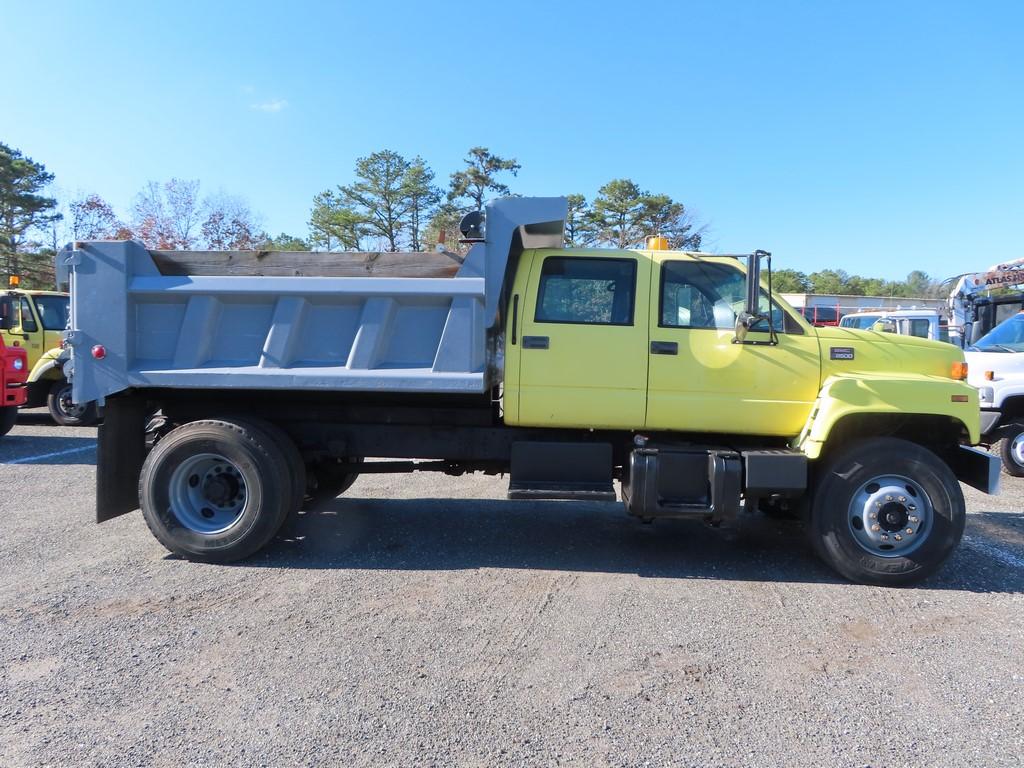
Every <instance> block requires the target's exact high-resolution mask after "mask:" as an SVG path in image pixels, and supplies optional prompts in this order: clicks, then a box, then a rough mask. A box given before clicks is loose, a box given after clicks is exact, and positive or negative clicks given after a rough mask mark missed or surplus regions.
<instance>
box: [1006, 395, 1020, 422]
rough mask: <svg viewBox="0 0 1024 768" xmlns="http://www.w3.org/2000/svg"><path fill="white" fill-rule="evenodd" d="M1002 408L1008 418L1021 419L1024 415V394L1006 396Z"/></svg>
mask: <svg viewBox="0 0 1024 768" xmlns="http://www.w3.org/2000/svg"><path fill="white" fill-rule="evenodd" d="M1000 410H1001V411H1002V412H1003V416H1004V417H1006V419H1007V420H1011V419H1019V418H1020V417H1021V416H1024V395H1014V396H1013V397H1008V398H1006V399H1005V400H1004V401H1003V405H1002V408H1000Z"/></svg>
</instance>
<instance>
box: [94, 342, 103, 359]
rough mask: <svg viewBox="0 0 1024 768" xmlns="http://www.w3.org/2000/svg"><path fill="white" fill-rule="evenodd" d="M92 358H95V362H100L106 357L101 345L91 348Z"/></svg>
mask: <svg viewBox="0 0 1024 768" xmlns="http://www.w3.org/2000/svg"><path fill="white" fill-rule="evenodd" d="M92 356H93V357H95V358H96V359H97V360H102V359H103V358H104V357H106V356H107V349H106V347H104V346H103V345H102V344H97V345H96V346H95V347H93V348H92Z"/></svg>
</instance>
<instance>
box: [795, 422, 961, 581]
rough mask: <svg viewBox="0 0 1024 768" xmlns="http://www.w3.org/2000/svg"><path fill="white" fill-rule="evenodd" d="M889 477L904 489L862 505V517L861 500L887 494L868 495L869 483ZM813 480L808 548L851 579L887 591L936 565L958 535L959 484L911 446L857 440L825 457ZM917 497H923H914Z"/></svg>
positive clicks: (933, 459)
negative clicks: (871, 540)
mask: <svg viewBox="0 0 1024 768" xmlns="http://www.w3.org/2000/svg"><path fill="white" fill-rule="evenodd" d="M894 476H895V477H898V478H902V479H905V480H906V481H907V482H906V483H905V484H903V485H902V488H903V489H905V491H903V490H900V491H897V492H895V493H894V494H893V495H884V496H882V495H880V496H879V498H878V500H872V501H871V502H870V503H868V502H863V503H864V506H863V510H864V512H865V514H864V515H863V516H861V514H860V513H861V510H862V507H861V504H862V500H864V499H873V497H872V496H871V495H870V494H872V493H878V494H885V493H886V491H887V489H888V487H889V486H884V487H876V488H874V489H873V490H872V486H879V484H878V483H876V482H874V480H875V479H879V480H881V479H883V478H892V477H894ZM816 481H817V482H816V489H815V491H814V497H813V500H812V505H811V520H810V525H809V531H810V536H811V543H812V545H813V546H814V549H815V552H817V554H818V556H819V557H821V558H822V559H823V560H824V561H825V562H826V563H827V564H828V565H829V566H830V567H832V568H833V569H834V570H835V571H836V572H838V573H839V574H840V575H841V576H844V577H845V578H847V579H849V580H850V581H853V582H858V583H862V584H874V585H877V586H889V587H892V586H903V585H906V584H912V583H914V582H917V581H920V580H921V579H924V578H926V577H927V576H929V575H931V574H933V573H935V572H936V571H937V570H938V569H939V568H940V567H942V565H943V563H945V562H946V559H947V558H948V557H949V556H950V554H951V553H952V552H953V550H954V549H955V548H956V546H957V544H959V543H960V539H961V537H962V536H963V532H964V524H965V522H966V519H967V518H966V506H965V504H964V497H963V492H962V491H961V490H960V484H959V483H958V482H957V479H956V477H955V476H954V474H953V472H952V471H951V470H950V469H949V467H948V466H946V464H945V463H944V462H943V461H942V460H941V459H940V458H939V457H938V456H936V455H935V454H934V453H932V452H931V451H929V450H927V449H925V448H922V447H921V446H919V445H915V444H914V443H910V442H907V441H905V440H897V439H894V438H886V437H882V438H871V439H867V440H861V441H858V442H856V443H853V444H851V445H850V446H848V447H844V448H842V449H840V451H839V452H838V453H837V454H836V455H834V456H832V457H830V458H829V459H827V460H826V463H825V465H824V467H823V468H822V471H821V473H820V474H819V475H818V476H817V478H816ZM899 482H902V480H900V481H899ZM922 493H923V494H924V495H925V497H926V498H924V499H921V498H914V496H915V494H916V495H917V496H918V497H920V495H921V494H922ZM926 504H927V507H926V506H925V505H926ZM926 508H927V509H929V510H930V512H929V513H928V516H927V518H926V517H924V514H925V513H924V510H925V509H926ZM880 514H881V515H883V516H884V518H885V519H884V520H883V519H882V518H880V517H879V515H880ZM869 518H873V519H874V522H872V520H871V519H869ZM858 519H860V527H858V524H857V520H858ZM899 520H903V521H904V522H903V523H898V521H899ZM908 521H909V522H908ZM877 523H881V524H882V525H883V526H886V527H884V528H879V526H878V525H877ZM865 525H867V526H868V527H867V529H865V528H864V527H863V526H865ZM894 525H895V526H896V527H895V528H893V527H891V526H894ZM904 525H910V526H911V530H913V529H914V528H917V526H920V527H919V528H917V530H914V533H913V534H911V535H914V536H917V538H914V539H911V538H910V535H908V534H907V531H906V529H904V528H903V526H904ZM855 529H856V530H857V531H858V532H856V533H855ZM876 531H878V532H877V533H876ZM870 537H875V538H876V539H885V540H886V541H885V542H881V541H879V542H878V546H877V547H876V548H869V546H870V545H869V544H865V543H862V541H863V540H864V539H866V538H870ZM889 541H891V542H892V543H887V542H889ZM883 549H887V550H889V551H887V552H883V551H882V550H883Z"/></svg>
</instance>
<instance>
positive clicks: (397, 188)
mask: <svg viewBox="0 0 1024 768" xmlns="http://www.w3.org/2000/svg"><path fill="white" fill-rule="evenodd" d="M521 168H522V166H521V164H520V163H519V162H518V161H517V160H515V159H514V158H506V157H501V156H499V155H497V154H495V153H493V152H491V150H490V149H488V148H487V147H473V148H471V149H470V150H469V151H468V153H467V154H466V156H465V158H464V159H463V162H462V165H461V167H459V168H458V170H456V171H455V172H453V173H452V174H451V175H450V177H449V178H448V180H447V183H446V184H444V185H442V184H439V183H437V175H436V173H435V172H434V170H433V169H432V168H431V167H430V166H429V165H428V164H427V163H426V161H425V160H424V159H423V158H421V157H418V156H417V157H412V158H406V157H403V156H402V155H401V154H399V153H397V152H394V151H392V150H388V149H385V150H381V151H379V152H374V153H372V154H370V155H368V156H366V157H362V158H359V159H358V160H357V161H356V164H355V168H354V169H353V173H352V177H353V180H352V182H351V183H349V184H339V185H337V186H336V187H332V188H330V189H326V190H324V191H323V192H320V193H318V194H317V195H315V196H314V197H313V200H312V205H311V208H310V217H309V221H308V232H307V233H306V234H305V235H292V234H288V233H281V234H279V235H277V236H272V235H270V234H269V233H267V232H266V231H265V230H264V228H263V227H262V220H261V217H260V216H259V215H258V214H256V213H254V212H253V211H252V209H251V208H250V206H249V204H248V203H247V201H246V200H245V199H244V198H242V197H239V196H234V195H229V194H226V193H216V194H204V193H203V190H202V188H201V184H200V182H199V181H198V180H194V179H180V178H172V179H170V180H168V181H164V182H149V183H148V184H146V185H145V186H144V187H143V188H142V189H141V190H140V191H139V193H138V194H137V195H136V196H135V198H134V200H133V201H132V203H131V206H130V208H129V209H128V210H127V211H126V212H124V213H123V214H121V213H119V212H118V211H116V210H115V208H114V207H113V206H112V205H111V204H110V203H108V202H107V201H106V200H105V199H104V198H103V197H101V196H100V195H99V194H98V193H95V192H91V193H88V194H82V195H79V196H77V197H74V198H73V199H70V200H63V201H62V200H58V199H57V198H56V197H55V196H53V195H52V194H50V193H49V190H50V189H52V184H53V181H54V174H53V173H51V172H50V171H48V170H47V169H46V167H45V165H43V164H42V163H38V162H36V161H34V160H33V159H32V158H30V157H28V156H26V155H24V154H23V153H22V152H21V151H19V150H17V149H14V148H12V147H9V146H7V145H6V144H2V143H0V268H2V269H4V270H5V271H7V272H20V273H22V274H27V275H28V277H29V278H30V280H31V279H32V278H33V277H34V273H35V272H36V271H42V272H43V273H48V272H52V270H51V268H50V266H49V261H50V260H51V259H52V255H53V253H54V252H56V250H57V249H58V248H60V247H61V246H62V245H63V244H64V243H65V242H67V241H69V240H107V239H137V240H140V241H142V242H143V243H144V244H145V245H146V246H147V247H149V248H153V249H160V250H196V249H206V250H310V249H320V250H326V251H343V250H374V251H383V250H386V251H398V250H409V251H422V250H427V249H430V248H433V247H434V246H435V244H437V243H444V244H445V247H446V248H449V249H451V250H459V248H460V246H459V242H458V241H459V232H458V224H459V221H460V219H461V218H462V216H463V215H465V214H466V213H467V212H469V211H479V210H481V209H482V208H483V207H484V204H485V202H486V201H487V200H489V199H491V198H494V197H501V196H506V195H512V194H515V193H514V192H513V191H512V189H511V188H510V187H509V183H508V182H509V181H510V180H511V179H512V178H514V177H516V176H517V175H518V173H519V171H520V169H521ZM568 200H569V214H568V218H567V220H566V243H567V244H568V245H570V246H577V247H579V246H613V247H618V248H631V247H638V246H641V245H643V243H644V240H645V238H646V237H647V236H649V235H652V234H661V235H664V236H665V237H667V238H668V239H669V240H670V242H671V243H672V245H673V246H674V247H678V248H686V249H693V250H695V249H697V248H699V247H700V244H701V238H702V235H703V229H702V228H701V227H699V226H695V224H694V222H693V221H692V219H691V216H690V213H689V211H688V210H687V209H686V207H685V206H684V205H683V204H682V203H681V202H679V201H676V200H673V199H672V198H671V197H670V196H668V195H665V194H658V193H651V192H649V191H647V190H645V189H643V188H641V187H640V185H638V184H637V183H636V182H634V181H632V180H631V179H615V180H612V181H610V182H608V183H607V184H605V185H604V186H602V187H601V188H600V189H599V190H598V191H597V194H596V195H595V197H594V198H593V200H592V201H588V200H587V198H586V197H585V196H584V195H582V194H572V195H569V196H568Z"/></svg>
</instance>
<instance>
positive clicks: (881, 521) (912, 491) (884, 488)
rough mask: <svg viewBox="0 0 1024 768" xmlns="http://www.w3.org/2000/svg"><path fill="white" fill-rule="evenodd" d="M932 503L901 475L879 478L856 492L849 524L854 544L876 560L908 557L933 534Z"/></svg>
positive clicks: (875, 478) (926, 495) (921, 490)
mask: <svg viewBox="0 0 1024 768" xmlns="http://www.w3.org/2000/svg"><path fill="white" fill-rule="evenodd" d="M933 517H934V512H933V507H932V502H931V499H930V498H929V497H928V494H927V493H925V491H924V488H922V487H921V486H920V485H919V484H918V483H916V482H914V481H913V480H911V479H910V478H907V477H903V476H901V475H879V476H878V477H873V478H871V479H870V480H868V481H867V482H866V483H864V484H863V485H861V486H860V488H858V489H857V492H856V493H855V494H854V495H853V499H852V500H851V501H850V509H849V514H848V516H847V520H848V523H849V526H850V533H851V534H852V535H853V539H854V541H856V542H857V544H859V545H860V547H861V548H862V549H864V550H865V551H866V552H869V553H870V554H872V555H875V556H877V557H905V556H906V555H909V554H910V553H911V552H913V551H914V550H916V549H918V548H919V547H920V546H921V545H922V544H923V543H924V541H925V539H927V538H928V534H929V533H930V532H931V527H932V519H933Z"/></svg>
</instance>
